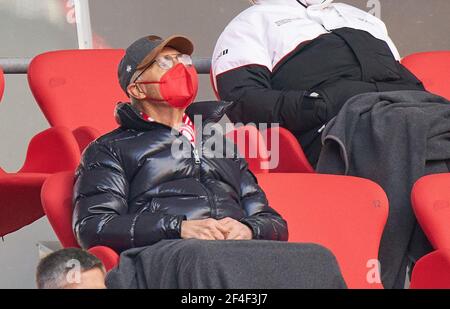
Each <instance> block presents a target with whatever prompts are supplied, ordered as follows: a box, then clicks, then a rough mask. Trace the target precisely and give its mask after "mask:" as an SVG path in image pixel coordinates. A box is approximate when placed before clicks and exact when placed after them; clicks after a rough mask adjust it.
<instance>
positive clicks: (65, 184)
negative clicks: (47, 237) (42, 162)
mask: <svg viewBox="0 0 450 309" xmlns="http://www.w3.org/2000/svg"><path fill="white" fill-rule="evenodd" d="M73 183H74V172H73V171H71V172H62V173H58V174H54V175H52V176H50V177H49V178H48V179H47V180H46V181H45V183H44V185H43V186H42V191H41V199H42V206H43V208H44V212H45V214H46V215H47V218H48V220H49V221H50V224H51V226H52V228H53V230H54V231H55V233H56V236H57V237H58V239H59V241H60V242H61V244H62V245H63V247H64V248H68V247H75V248H79V245H78V242H77V240H76V239H75V236H74V234H73V230H72V215H73V206H72V196H73Z"/></svg>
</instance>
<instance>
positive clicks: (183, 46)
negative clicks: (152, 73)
mask: <svg viewBox="0 0 450 309" xmlns="http://www.w3.org/2000/svg"><path fill="white" fill-rule="evenodd" d="M164 47H172V48H174V49H176V50H178V51H179V52H180V53H182V54H187V55H192V53H193V52H194V44H192V42H191V40H190V39H188V38H187V37H185V36H182V35H172V36H170V37H168V38H167V39H162V38H161V37H159V36H156V35H149V36H145V37H143V38H140V39H139V40H137V41H135V42H134V43H133V44H131V45H130V46H129V47H128V48H127V49H126V51H125V56H123V58H122V60H121V61H120V63H119V68H118V76H119V83H120V87H122V89H123V91H125V93H126V94H127V95H128V93H127V87H128V85H129V84H130V82H131V77H132V76H133V74H134V72H136V71H137V70H140V69H143V68H145V67H146V66H148V65H149V64H150V63H151V62H152V61H153V60H154V59H155V58H156V56H157V55H158V54H159V53H160V52H161V51H162V50H163V49H164Z"/></svg>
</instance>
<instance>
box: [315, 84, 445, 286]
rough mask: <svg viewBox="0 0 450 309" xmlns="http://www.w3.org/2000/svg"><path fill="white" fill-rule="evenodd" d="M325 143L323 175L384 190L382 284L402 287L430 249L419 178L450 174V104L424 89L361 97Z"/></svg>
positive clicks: (326, 136)
mask: <svg viewBox="0 0 450 309" xmlns="http://www.w3.org/2000/svg"><path fill="white" fill-rule="evenodd" d="M322 143H323V145H324V147H323V149H322V152H321V155H320V159H319V162H318V166H317V170H318V172H319V173H328V174H343V175H352V176H359V177H363V178H368V179H371V180H373V181H375V182H377V183H378V184H380V185H381V186H382V187H383V189H384V190H385V191H386V193H387V195H388V198H389V206H390V211H389V217H388V222H387V225H386V228H385V231H384V234H383V237H382V240H381V246H380V256H379V258H380V262H381V274H382V281H383V284H384V286H385V288H402V287H403V284H404V280H405V275H406V272H405V270H406V265H407V264H409V263H413V262H415V261H416V260H417V259H418V258H420V257H421V256H423V255H424V254H426V253H427V252H429V251H430V250H431V247H430V245H429V243H428V241H427V239H426V237H425V236H424V234H423V232H422V230H421V229H420V227H418V225H417V221H416V219H415V216H414V213H413V210H412V208H411V202H410V194H411V189H412V186H413V184H414V183H415V181H417V180H418V179H419V178H420V177H422V176H424V175H427V174H432V173H439V172H448V171H449V170H448V166H447V163H448V161H449V159H450V102H449V101H447V100H445V99H444V98H442V97H439V96H436V95H433V94H430V93H428V92H424V91H395V92H384V93H367V94H362V95H358V96H355V97H353V98H351V99H350V100H349V101H348V102H347V103H346V104H345V105H344V106H343V108H342V110H341V111H340V112H339V114H338V115H337V116H336V117H335V118H334V119H333V120H332V121H331V122H330V123H328V125H327V126H326V128H325V130H324V132H323V135H322Z"/></svg>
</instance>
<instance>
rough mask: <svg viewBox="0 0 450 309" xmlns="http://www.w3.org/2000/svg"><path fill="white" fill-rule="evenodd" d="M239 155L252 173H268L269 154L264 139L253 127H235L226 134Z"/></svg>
mask: <svg viewBox="0 0 450 309" xmlns="http://www.w3.org/2000/svg"><path fill="white" fill-rule="evenodd" d="M227 138H229V139H230V140H232V141H233V142H234V143H235V144H236V146H237V149H238V151H239V152H240V154H241V155H242V156H243V157H244V158H245V159H246V161H247V163H248V167H249V169H250V170H251V171H252V172H253V173H255V174H256V173H257V174H261V173H268V172H269V170H268V162H269V154H268V152H267V148H266V143H265V142H264V138H263V136H262V135H261V133H260V132H259V131H258V129H257V128H256V127H255V126H252V125H247V126H241V127H236V128H235V129H234V130H232V131H230V132H228V133H227Z"/></svg>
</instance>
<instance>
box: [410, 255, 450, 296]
mask: <svg viewBox="0 0 450 309" xmlns="http://www.w3.org/2000/svg"><path fill="white" fill-rule="evenodd" d="M410 288H411V289H450V249H439V250H436V251H434V252H432V253H430V254H428V255H426V256H424V257H423V258H421V259H420V260H419V261H417V263H416V265H415V267H414V269H413V273H412V277H411V284H410Z"/></svg>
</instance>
